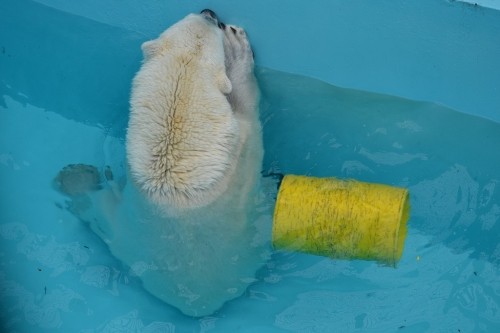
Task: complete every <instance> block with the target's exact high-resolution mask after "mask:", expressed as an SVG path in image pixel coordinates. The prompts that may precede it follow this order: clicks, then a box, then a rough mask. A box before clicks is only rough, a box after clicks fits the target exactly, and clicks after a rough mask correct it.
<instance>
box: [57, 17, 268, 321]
mask: <svg viewBox="0 0 500 333" xmlns="http://www.w3.org/2000/svg"><path fill="white" fill-rule="evenodd" d="M143 53H144V63H143V65H142V67H141V69H140V70H139V72H138V73H137V75H136V77H135V79H134V82H133V91H132V97H131V114H130V121H129V128H128V132H127V138H126V151H127V158H128V162H129V169H130V170H129V171H130V174H131V175H130V177H126V180H125V181H123V182H122V181H120V180H119V177H116V175H115V177H113V175H112V174H111V172H110V170H108V169H106V170H105V172H104V175H105V177H102V176H100V175H99V172H98V170H97V168H95V167H91V166H84V165H70V166H68V167H66V168H64V169H63V170H62V171H61V172H60V173H59V175H58V176H57V177H56V185H57V187H58V189H59V190H60V191H62V192H64V193H65V194H66V195H69V196H70V197H71V198H72V199H73V200H72V201H71V203H70V208H71V211H72V212H73V213H75V214H76V215H77V216H78V217H79V218H80V219H82V220H84V221H87V222H88V223H89V225H90V227H91V229H92V230H93V231H94V232H95V233H96V234H98V235H99V236H100V237H101V238H102V239H103V240H104V241H105V242H106V244H107V245H108V247H109V249H110V251H111V252H112V253H113V254H114V256H115V257H117V258H118V259H120V260H121V261H122V262H123V263H124V264H126V265H127V266H128V267H130V269H131V272H132V273H133V274H135V275H137V276H139V277H140V279H141V281H142V285H143V287H144V288H145V289H146V290H148V291H149V292H150V293H151V294H153V295H154V296H156V297H158V298H159V299H161V300H163V301H165V302H166V303H169V304H171V305H173V306H175V307H177V308H178V309H180V310H181V311H182V312H183V313H185V314H188V315H191V316H204V315H210V314H212V313H213V312H215V311H216V310H218V309H219V308H220V307H221V306H222V305H223V304H224V303H225V302H226V301H228V300H230V299H232V298H235V297H238V296H239V295H241V294H242V293H243V292H244V291H245V290H246V288H247V287H248V285H249V284H251V283H252V282H253V281H255V273H256V271H257V270H258V269H259V268H260V267H262V265H263V263H264V262H265V261H266V260H267V257H268V254H269V241H270V238H271V237H270V233H271V227H272V221H271V220H272V218H271V215H272V210H273V203H272V202H271V201H269V200H266V197H265V195H263V192H262V190H261V186H260V169H261V163H262V158H263V146H262V133H261V125H260V122H259V113H258V87H257V83H256V79H255V76H254V73H253V66H254V64H253V54H252V50H251V48H250V44H249V42H248V39H247V37H246V34H245V32H244V31H243V29H241V28H239V27H236V26H230V25H227V26H226V25H224V24H222V23H221V22H219V21H218V19H217V17H216V16H215V14H214V13H213V12H212V11H210V10H205V11H203V12H202V13H201V14H199V15H194V14H191V15H188V16H187V17H186V18H184V19H183V20H181V21H180V22H178V23H176V24H175V25H173V26H172V27H170V28H169V29H167V30H166V31H165V32H164V33H162V34H161V35H160V37H159V38H158V39H156V40H153V41H148V42H146V43H144V44H143ZM130 178H132V180H131V179H130ZM82 183H84V184H82ZM89 183H91V184H89Z"/></svg>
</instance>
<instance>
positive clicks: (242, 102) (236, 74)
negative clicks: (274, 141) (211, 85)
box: [221, 25, 258, 115]
mask: <svg viewBox="0 0 500 333" xmlns="http://www.w3.org/2000/svg"><path fill="white" fill-rule="evenodd" d="M221 28H222V29H223V31H224V57H225V67H226V74H227V76H228V78H229V80H230V81H231V83H232V88H233V89H232V91H231V93H230V94H228V95H227V97H228V101H229V104H231V107H232V109H233V111H234V112H236V113H240V114H246V115H248V114H252V111H255V110H256V104H257V101H258V88H257V83H256V80H255V76H254V73H253V68H254V60H253V51H252V47H251V46H250V42H249V41H248V38H247V34H246V33H245V30H243V29H242V28H240V27H237V26H235V25H222V26H221Z"/></svg>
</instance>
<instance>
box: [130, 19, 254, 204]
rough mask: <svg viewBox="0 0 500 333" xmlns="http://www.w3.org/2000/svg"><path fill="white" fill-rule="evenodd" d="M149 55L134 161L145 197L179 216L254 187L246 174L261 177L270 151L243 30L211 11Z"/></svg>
mask: <svg viewBox="0 0 500 333" xmlns="http://www.w3.org/2000/svg"><path fill="white" fill-rule="evenodd" d="M142 49H143V53H144V63H143V65H142V67H141V69H140V71H139V72H138V73H137V75H136V77H135V79H134V82H133V90H132V97H131V113H130V121H129V127H128V132H127V133H128V135H127V157H128V161H129V165H130V169H131V173H132V176H133V178H134V180H135V181H136V182H137V185H138V186H139V188H140V189H141V190H142V191H143V192H144V194H145V195H146V196H147V197H149V198H151V199H152V201H153V202H155V203H156V204H158V205H159V206H160V207H162V208H164V209H165V211H166V212H168V213H170V214H176V213H178V212H179V211H182V210H184V209H192V208H197V207H202V206H206V205H207V204H210V203H212V202H213V201H214V200H216V199H217V198H219V197H220V196H221V195H222V194H223V193H224V192H226V191H227V190H228V188H229V187H231V185H235V184H234V183H235V182H237V183H239V182H240V181H239V180H238V178H241V177H248V178H249V179H248V180H247V181H245V183H247V184H252V183H254V182H255V180H254V175H249V174H248V173H247V172H242V171H244V170H242V169H241V167H242V166H244V167H245V168H247V170H258V169H259V168H260V163H261V159H262V151H263V149H262V143H261V139H260V138H261V134H260V124H259V120H258V112H257V103H258V95H257V94H258V89H257V84H256V80H255V77H254V75H253V56H252V50H251V48H250V44H249V42H248V40H247V38H246V34H245V32H244V31H243V29H241V28H238V27H234V26H225V25H224V24H221V23H219V22H218V20H217V17H216V16H215V14H214V13H213V12H212V11H210V10H205V11H203V12H202V14H201V15H195V14H191V15H189V16H187V17H186V18H184V19H183V20H181V21H180V22H178V23H177V24H175V25H173V26H172V27H170V28H169V29H167V30H166V31H165V32H164V33H162V34H161V35H160V37H159V38H157V39H155V40H152V41H149V42H146V43H144V44H143V46H142ZM246 150H251V151H246ZM248 163H250V164H251V165H250V166H248ZM240 180H241V179H240ZM243 185H245V184H241V183H239V184H238V186H243ZM233 187H234V186H233ZM246 188H247V186H244V187H243V188H241V189H240V190H243V191H245V190H246ZM232 190H233V191H234V190H237V189H236V188H233V189H232Z"/></svg>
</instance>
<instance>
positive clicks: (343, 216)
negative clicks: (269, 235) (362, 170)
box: [273, 175, 410, 266]
mask: <svg viewBox="0 0 500 333" xmlns="http://www.w3.org/2000/svg"><path fill="white" fill-rule="evenodd" d="M409 211H410V204H409V195H408V190H407V189H403V188H397V187H393V186H388V185H382V184H373V183H363V182H358V181H355V180H339V179H335V178H315V177H305V176H295V175H286V176H285V177H284V178H283V181H282V183H281V186H280V189H279V192H278V198H277V202H276V207H275V210H274V222H273V245H274V247H275V248H276V249H286V250H292V251H301V252H306V253H310V254H317V255H323V256H328V257H332V258H337V259H364V260H377V261H379V262H382V263H385V264H389V265H393V266H395V265H396V263H397V262H398V261H399V259H400V258H401V254H402V253H403V246H404V241H405V237H406V222H407V220H408V217H409Z"/></svg>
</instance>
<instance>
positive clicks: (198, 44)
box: [142, 9, 224, 62]
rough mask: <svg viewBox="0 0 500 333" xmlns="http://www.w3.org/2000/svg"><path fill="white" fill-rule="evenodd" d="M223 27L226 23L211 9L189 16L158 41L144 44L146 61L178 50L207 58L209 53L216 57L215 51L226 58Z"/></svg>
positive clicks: (169, 29) (168, 30)
mask: <svg viewBox="0 0 500 333" xmlns="http://www.w3.org/2000/svg"><path fill="white" fill-rule="evenodd" d="M223 27H224V23H222V22H220V21H219V19H218V18H217V15H216V14H215V13H214V12H213V11H211V10H210V9H205V10H202V11H201V13H200V14H189V15H188V16H186V17H185V18H184V19H182V20H181V21H179V22H177V23H176V24H174V25H173V26H171V27H170V28H168V29H167V30H166V31H165V32H163V33H162V34H161V35H160V37H158V38H157V39H154V40H151V41H147V42H145V43H143V44H142V52H143V55H144V61H145V62H147V61H148V60H150V59H152V58H154V57H156V56H158V55H162V54H164V53H165V52H171V51H174V52H175V51H176V50H182V52H190V53H192V54H199V55H200V56H207V54H204V53H207V52H209V53H210V56H211V57H214V56H215V54H214V50H220V51H221V52H222V55H220V54H219V56H222V57H224V54H223V47H222V45H223V44H222V43H223V39H224V34H223V31H222V28H223Z"/></svg>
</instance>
